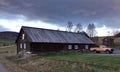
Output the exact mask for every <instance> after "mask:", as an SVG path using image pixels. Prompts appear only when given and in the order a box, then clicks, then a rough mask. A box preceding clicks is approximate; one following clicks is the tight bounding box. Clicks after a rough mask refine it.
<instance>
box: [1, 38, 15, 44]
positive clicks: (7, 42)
mask: <svg viewBox="0 0 120 72" xmlns="http://www.w3.org/2000/svg"><path fill="white" fill-rule="evenodd" d="M9 43H14V41H12V40H2V39H0V44H9Z"/></svg>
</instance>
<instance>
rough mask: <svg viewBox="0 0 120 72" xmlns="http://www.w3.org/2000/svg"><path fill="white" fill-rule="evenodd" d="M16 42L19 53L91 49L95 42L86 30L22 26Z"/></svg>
mask: <svg viewBox="0 0 120 72" xmlns="http://www.w3.org/2000/svg"><path fill="white" fill-rule="evenodd" d="M16 44H17V53H19V52H20V51H22V50H25V51H29V52H32V53H40V52H62V51H78V50H82V49H89V48H90V47H91V46H92V45H94V42H93V41H92V40H91V39H90V38H89V37H88V36H87V34H86V33H85V32H80V33H74V32H67V31H59V30H50V29H41V28H34V27H26V26H22V28H21V30H20V32H19V35H18V37H17V39H16Z"/></svg>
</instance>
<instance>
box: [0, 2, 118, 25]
mask: <svg viewBox="0 0 120 72" xmlns="http://www.w3.org/2000/svg"><path fill="white" fill-rule="evenodd" d="M0 14H1V15H0V16H1V17H3V18H9V19H10V18H17V17H19V16H25V17H26V18H27V19H28V20H42V21H45V22H51V23H56V24H59V25H60V24H62V25H63V24H65V23H67V21H68V20H71V21H73V22H76V23H77V22H81V23H83V24H88V23H90V22H94V21H95V22H98V24H100V25H98V26H101V25H103V24H105V25H107V26H111V27H113V24H114V26H116V27H118V26H119V23H120V21H119V18H120V1H119V0H0ZM112 20H113V21H112ZM113 22H114V23H113Z"/></svg>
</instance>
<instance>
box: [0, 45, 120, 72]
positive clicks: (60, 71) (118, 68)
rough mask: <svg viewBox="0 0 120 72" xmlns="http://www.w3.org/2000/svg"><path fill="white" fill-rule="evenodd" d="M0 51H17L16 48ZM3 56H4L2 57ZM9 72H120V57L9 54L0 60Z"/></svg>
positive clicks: (76, 54)
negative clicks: (25, 56)
mask: <svg viewBox="0 0 120 72" xmlns="http://www.w3.org/2000/svg"><path fill="white" fill-rule="evenodd" d="M0 51H16V46H12V47H8V48H2V49H0ZM0 56H2V55H0ZM0 63H2V64H4V65H5V66H6V68H7V69H8V70H9V72H120V56H96V55H93V54H90V53H88V54H86V53H84V54H82V53H64V54H49V55H35V56H31V57H28V58H25V59H24V58H19V57H18V56H17V55H12V56H9V53H8V54H6V55H4V56H3V57H2V58H0Z"/></svg>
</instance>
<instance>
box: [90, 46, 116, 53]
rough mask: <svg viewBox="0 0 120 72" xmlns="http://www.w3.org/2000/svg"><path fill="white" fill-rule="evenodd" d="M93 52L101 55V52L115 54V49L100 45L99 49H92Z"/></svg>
mask: <svg viewBox="0 0 120 72" xmlns="http://www.w3.org/2000/svg"><path fill="white" fill-rule="evenodd" d="M90 51H91V52H94V53H101V52H106V53H113V51H114V49H113V48H110V47H107V46H105V45H100V46H99V47H92V48H90Z"/></svg>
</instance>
